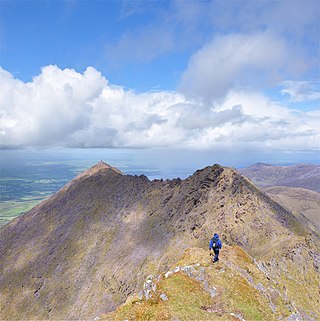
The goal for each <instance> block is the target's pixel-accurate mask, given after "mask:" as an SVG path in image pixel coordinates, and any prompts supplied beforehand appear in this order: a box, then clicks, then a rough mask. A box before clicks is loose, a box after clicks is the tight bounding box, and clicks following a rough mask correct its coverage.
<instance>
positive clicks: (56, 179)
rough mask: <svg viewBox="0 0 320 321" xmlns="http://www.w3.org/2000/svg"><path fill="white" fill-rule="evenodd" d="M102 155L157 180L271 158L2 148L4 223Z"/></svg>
mask: <svg viewBox="0 0 320 321" xmlns="http://www.w3.org/2000/svg"><path fill="white" fill-rule="evenodd" d="M100 160H103V161H105V162H106V163H108V164H110V165H112V166H113V167H116V168H118V169H120V170H121V171H122V172H123V173H125V174H129V175H141V174H143V175H146V176H147V177H148V178H149V179H150V180H153V179H159V178H163V179H167V178H169V179H172V178H175V177H180V178H182V179H183V178H186V177H188V176H189V175H191V174H192V173H194V172H195V171H196V170H197V169H200V168H203V167H205V166H208V165H213V164H215V163H219V164H221V165H224V166H232V167H236V168H241V167H245V166H248V165H251V164H252V163H254V162H256V161H265V162H266V161H268V158H266V157H265V156H264V155H260V154H259V155H258V154H255V155H253V154H252V155H248V154H247V153H244V154H242V155H240V156H239V155H238V156H237V157H235V156H234V155H232V154H226V153H219V154H217V153H214V152H201V151H198V152H197V151H177V150H175V151H173V150H168V149H152V150H150V149H148V150H143V149H142V150H131V149H51V150H34V149H23V150H0V226H2V225H4V224H6V223H7V222H9V221H10V220H11V219H13V218H15V217H17V216H19V215H21V214H22V213H24V212H26V211H28V210H29V209H31V208H32V207H34V206H35V205H36V204H38V203H39V202H41V201H42V200H44V199H45V198H47V197H49V196H50V195H52V194H53V193H55V192H56V191H57V190H59V189H60V188H61V187H62V186H64V185H65V184H66V183H67V182H69V181H70V180H72V179H73V178H74V177H75V176H76V175H78V174H79V173H80V172H82V171H84V170H86V169H88V168H90V167H91V166H93V165H95V164H96V163H98V162H99V161H100ZM253 160H254V161H253ZM271 161H272V160H271ZM273 163H275V162H273ZM289 163H290V162H289Z"/></svg>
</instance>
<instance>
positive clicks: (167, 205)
mask: <svg viewBox="0 0 320 321" xmlns="http://www.w3.org/2000/svg"><path fill="white" fill-rule="evenodd" d="M214 232H217V233H219V234H220V235H221V239H222V241H223V244H224V247H223V248H222V250H221V262H219V263H218V264H217V265H213V263H212V262H211V258H210V257H209V252H207V249H208V242H209V240H210V238H211V237H212V236H213V233H214ZM319 248H320V237H319V233H318V231H317V228H316V227H315V226H314V225H313V224H312V223H311V222H310V221H309V220H307V219H306V218H305V217H304V216H303V215H297V213H295V212H291V211H289V210H287V209H285V208H284V207H282V206H281V205H279V204H278V203H277V202H275V201H274V200H273V199H271V198H270V197H269V196H268V195H267V194H266V193H265V192H263V191H261V190H259V189H258V188H257V187H256V186H255V185H254V184H252V182H250V180H248V179H247V178H245V177H243V176H242V175H241V174H240V173H239V172H238V171H236V170H234V169H231V168H226V167H222V166H220V165H213V166H208V167H206V168H204V169H201V170H198V171H196V172H195V173H194V174H193V175H191V176H190V177H188V178H187V179H185V180H180V179H174V180H164V181H163V180H153V181H150V180H149V179H148V178H147V177H146V176H143V175H141V176H130V175H124V174H123V173H121V172H120V171H119V170H117V169H116V168H113V167H111V166H110V165H107V164H105V163H104V162H100V163H98V164H97V165H95V166H94V167H92V168H91V169H89V170H87V171H85V172H84V173H82V174H80V175H79V176H77V177H76V178H75V179H74V180H72V181H71V182H70V183H68V184H67V185H66V186H65V187H63V188H62V189H61V190H60V191H58V192H57V193H56V194H54V195H53V196H52V197H50V198H49V199H48V200H45V201H44V202H42V203H41V204H40V205H37V206H36V207H34V208H33V209H32V210H30V211H29V212H27V213H26V214H24V215H22V216H20V217H19V218H17V219H15V220H13V221H11V222H10V223H8V224H7V225H5V226H3V227H2V228H0V271H1V273H0V315H1V319H5V320H57V319H59V320H62V319H63V320H75V319H77V320H79V319H81V320H92V319H94V318H96V317H100V318H101V319H106V320H117V319H118V320H125V319H128V320H173V319H174V318H178V319H179V320H180V321H182V320H192V318H193V319H198V320H199V318H202V319H203V320H220V319H221V320H223V319H225V320H243V319H244V320H275V321H276V320H287V321H289V320H319V318H320V313H319V310H318V309H317V308H316V307H317V306H318V304H319V302H320V294H319V286H320V280H319V269H320V266H319V265H320V254H319ZM177 266H179V270H175V271H174V273H173V272H172V269H175V267H177ZM188 266H189V268H188ZM190 266H191V267H190ZM180 268H182V270H181V271H180ZM183 269H184V270H183ZM188 269H189V270H188ZM168 271H171V272H172V273H171V274H170V277H167V278H166V277H165V275H164V274H165V273H166V272H168ZM188 271H189V272H190V271H191V272H192V273H191V272H190V273H191V274H190V273H189V272H188ZM188 273H189V274H188ZM149 275H153V276H154V277H157V276H159V278H158V279H156V280H155V279H152V278H151V277H148V276H149ZM148 278H149V280H151V279H152V280H151V283H152V284H153V283H154V284H155V286H154V288H156V287H157V288H158V292H157V291H155V292H153V293H154V295H153V299H150V298H146V297H141V296H140V295H139V291H141V289H143V287H144V284H145V281H146V280H147V279H148ZM135 293H136V294H135ZM161 294H164V295H165V296H162V298H160V295H161ZM139 296H140V298H139ZM166 297H167V300H166ZM128 298H129V299H128ZM132 298H133V301H130V300H131V299H132ZM125 302H126V303H125ZM123 304H124V305H123ZM112 311H113V312H112ZM108 313H109V314H108ZM110 313H111V314H110ZM153 313H154V314H153Z"/></svg>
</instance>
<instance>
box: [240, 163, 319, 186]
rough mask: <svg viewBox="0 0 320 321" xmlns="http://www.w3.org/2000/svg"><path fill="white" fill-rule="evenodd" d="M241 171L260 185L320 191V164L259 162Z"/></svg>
mask: <svg viewBox="0 0 320 321" xmlns="http://www.w3.org/2000/svg"><path fill="white" fill-rule="evenodd" d="M240 172H241V173H242V174H243V175H245V176H246V177H248V178H250V179H251V180H252V181H253V183H254V184H256V185H257V186H259V187H271V186H288V187H300V188H305V189H310V190H313V191H316V192H320V165H312V164H297V165H290V166H274V165H269V164H265V163H257V164H254V165H252V166H249V167H247V168H243V169H240Z"/></svg>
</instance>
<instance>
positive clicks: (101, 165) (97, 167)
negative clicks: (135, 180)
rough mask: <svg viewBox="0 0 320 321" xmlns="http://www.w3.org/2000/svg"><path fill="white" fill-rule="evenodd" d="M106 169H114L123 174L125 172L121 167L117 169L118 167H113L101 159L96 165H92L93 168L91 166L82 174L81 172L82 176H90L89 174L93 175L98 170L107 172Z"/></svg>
mask: <svg viewBox="0 0 320 321" xmlns="http://www.w3.org/2000/svg"><path fill="white" fill-rule="evenodd" d="M106 171H113V172H115V173H117V174H121V175H123V173H122V172H121V171H120V170H119V169H117V168H115V167H113V166H111V165H109V164H107V163H105V162H104V161H102V160H101V161H100V162H99V163H97V164H96V165H94V166H92V167H91V168H89V169H88V170H86V171H84V172H83V173H82V174H80V176H88V175H90V176H91V175H93V174H96V173H98V172H106Z"/></svg>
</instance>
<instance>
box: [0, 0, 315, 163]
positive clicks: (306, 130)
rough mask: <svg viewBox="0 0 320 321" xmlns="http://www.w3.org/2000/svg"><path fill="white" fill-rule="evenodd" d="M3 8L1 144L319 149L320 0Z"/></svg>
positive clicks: (17, 4)
mask: <svg viewBox="0 0 320 321" xmlns="http://www.w3.org/2000/svg"><path fill="white" fill-rule="evenodd" d="M0 9H1V12H0V14H1V21H0V28H1V30H0V31H1V38H0V65H1V69H0V86H1V88H2V89H1V92H0V108H1V109H0V117H1V128H0V138H1V141H0V144H1V147H2V148H19V147H41V148H43V147H45V148H47V147H76V148H89V147H94V148H133V149H139V148H144V149H146V148H147V149H148V148H168V149H172V150H177V149H183V150H189V151H194V150H198V151H200V150H201V151H212V152H216V153H226V154H228V155H229V153H230V152H232V153H234V155H240V154H241V155H243V154H245V153H246V152H250V153H251V152H252V153H254V154H259V153H264V152H268V153H270V152H271V153H275V154H277V153H278V154H279V155H280V154H281V155H283V153H285V154H287V155H290V157H289V156H288V157H289V158H291V159H294V158H295V156H294V155H296V156H297V155H298V154H299V157H298V156H297V158H299V159H301V153H306V155H312V156H308V157H312V158H313V159H318V158H319V148H320V133H319V127H320V126H319V123H320V111H319V99H320V90H319V78H320V62H319V61H320V60H319V53H320V26H319V18H320V14H319V13H320V3H319V1H306V0H303V1H299V0H292V1H290V0H285V1H219V0H218V1H103V0H100V1H14V0H13V1H3V0H2V1H1V2H0ZM253 161H254V160H253Z"/></svg>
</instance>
